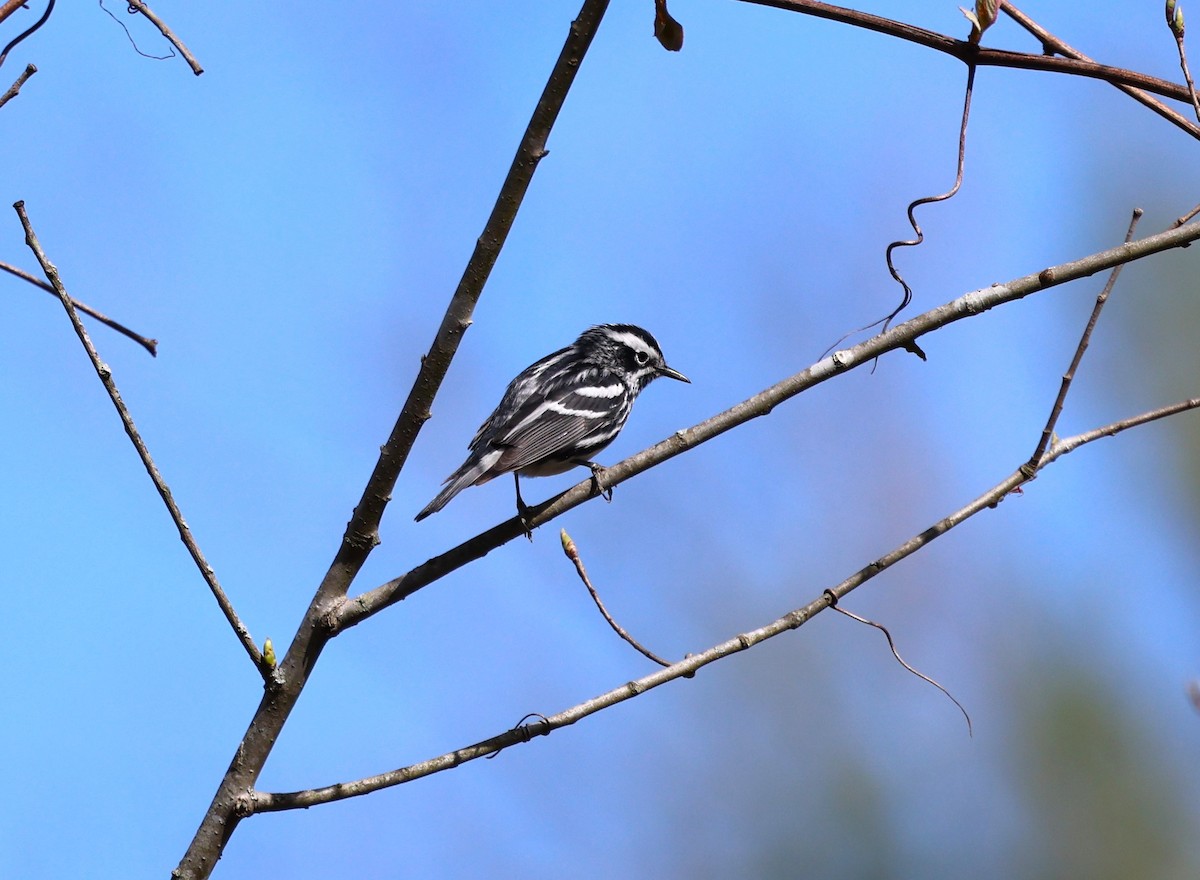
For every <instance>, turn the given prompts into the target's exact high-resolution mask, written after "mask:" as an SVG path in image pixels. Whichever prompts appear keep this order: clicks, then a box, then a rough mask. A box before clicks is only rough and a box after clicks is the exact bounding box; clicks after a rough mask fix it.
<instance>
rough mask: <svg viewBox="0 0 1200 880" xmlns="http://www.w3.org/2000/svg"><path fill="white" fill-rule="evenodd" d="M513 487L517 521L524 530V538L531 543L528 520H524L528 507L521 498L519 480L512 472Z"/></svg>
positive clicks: (531, 537)
mask: <svg viewBox="0 0 1200 880" xmlns="http://www.w3.org/2000/svg"><path fill="white" fill-rule="evenodd" d="M513 485H514V486H516V487H517V519H519V520H520V521H521V528H522V529H524V530H525V537H526V538H528V539H529V540H530V541H532V540H533V532H532V531H530V529H529V520H528V519H526V518H525V514H527V513H528V512H529V505H528V504H526V503H525V499H523V498H522V497H521V480H520V478H519V477H518V476H517V474H516V471H513Z"/></svg>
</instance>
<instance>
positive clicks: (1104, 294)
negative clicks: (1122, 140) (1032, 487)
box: [1026, 208, 1142, 472]
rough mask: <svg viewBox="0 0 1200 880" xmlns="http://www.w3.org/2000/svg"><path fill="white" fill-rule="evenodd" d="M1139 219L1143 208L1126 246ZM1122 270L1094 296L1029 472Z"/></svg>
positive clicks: (1133, 220)
mask: <svg viewBox="0 0 1200 880" xmlns="http://www.w3.org/2000/svg"><path fill="white" fill-rule="evenodd" d="M1141 219H1142V209H1141V208H1134V210H1133V216H1132V217H1131V218H1130V220H1129V228H1128V229H1127V230H1126V231H1125V242H1126V244H1128V243H1129V242H1130V241H1131V240H1132V239H1133V232H1134V230H1135V229H1137V225H1138V221H1139V220H1141ZM1124 268H1125V264H1124V263H1120V264H1118V265H1116V266H1114V267H1113V268H1112V271H1110V272H1109V274H1108V281H1107V283H1105V285H1104V289H1103V290H1101V291H1100V294H1099V296H1097V297H1096V304H1095V305H1094V306H1092V314H1091V316H1090V317H1089V318H1088V322H1087V325H1086V326H1085V327H1084V328H1083V335H1082V336H1081V337H1080V338H1079V344H1078V345H1077V346H1075V355H1074V357H1072V358H1071V365H1070V366H1069V367H1067V371H1066V372H1065V373H1063V377H1062V384H1061V385H1059V388H1058V396H1057V397H1055V398H1054V405H1053V406H1051V407H1050V417H1049V418H1048V419H1046V427H1045V428H1043V429H1042V435H1041V438H1040V439H1039V440H1038V444H1037V447H1036V448H1035V449H1034V450H1033V455H1031V456H1030V457H1029V461H1028V462H1027V463H1026V464H1027V467H1028V468H1029V469H1030V471H1031V472H1032V471H1034V470H1036V469H1037V464H1038V462H1039V461H1041V459H1042V455H1043V454H1044V453H1045V451H1046V448H1047V447H1048V446H1049V445H1050V441H1051V438H1052V437H1053V436H1054V428H1055V426H1057V425H1058V418H1059V416H1061V415H1062V411H1063V405H1064V404H1065V403H1066V401H1067V392H1068V391H1070V389H1071V382H1072V381H1073V380H1074V379H1075V371H1076V370H1077V369H1079V363H1080V361H1082V360H1083V354H1084V352H1086V351H1087V347H1088V343H1089V342H1090V341H1091V338H1092V331H1093V330H1095V329H1096V322H1097V321H1099V320H1100V312H1101V310H1103V308H1104V304H1105V303H1106V302H1108V295H1109V294H1110V293H1112V289H1113V286H1114V285H1115V284H1116V283H1117V278H1119V277H1120V275H1121V270H1122V269H1124Z"/></svg>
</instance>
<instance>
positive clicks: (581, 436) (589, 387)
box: [491, 373, 629, 471]
mask: <svg viewBox="0 0 1200 880" xmlns="http://www.w3.org/2000/svg"><path fill="white" fill-rule="evenodd" d="M628 404H629V389H628V388H627V387H626V386H625V384H624V383H623V382H622V381H621V380H620V378H618V377H617V376H616V375H615V374H612V373H600V374H599V375H598V376H594V377H592V381H589V382H588V383H587V384H585V385H572V386H570V387H560V388H558V389H556V390H554V391H553V392H552V393H551V394H549V395H548V396H546V397H543V398H541V399H538V400H531V401H527V402H526V403H525V405H524V406H522V407H521V408H520V409H518V410H517V412H515V413H514V414H513V416H512V418H510V419H509V420H508V422H507V424H505V425H504V426H503V427H502V428H501V429H500V430H498V431H497V432H496V435H495V436H494V437H492V438H491V445H492V446H496V447H500V448H502V449H504V455H502V456H501V458H500V460H499V461H498V462H497V468H498V469H503V470H504V471H518V470H521V469H522V468H525V467H528V466H529V465H532V464H535V463H537V462H539V461H542V460H544V459H553V458H555V457H557V456H556V453H560V452H562V451H563V450H569V449H573V448H575V447H577V446H580V445H584V446H586V447H587V448H589V449H591V450H593V451H594V450H596V449H598V448H599V447H602V446H605V445H607V444H608V443H609V442H610V441H611V440H612V439H613V438H614V437H615V436H616V435H617V432H618V431H620V429H621V427H622V426H623V425H624V423H625V417H626V416H627V415H628V413H629V406H628ZM590 435H591V436H590ZM593 436H594V442H593V441H592V439H591V438H592V437H593Z"/></svg>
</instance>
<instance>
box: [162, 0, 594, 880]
mask: <svg viewBox="0 0 1200 880" xmlns="http://www.w3.org/2000/svg"><path fill="white" fill-rule="evenodd" d="M607 8H608V0H583V5H582V7H581V8H580V10H579V15H578V17H576V19H575V20H574V21H573V22H572V23H571V28H570V31H569V32H568V34H567V39H566V41H565V42H564V44H563V48H562V52H561V53H560V54H559V56H558V60H557V61H556V62H555V64H554V68H553V70H552V71H551V73H550V77H549V79H548V80H547V81H546V86H545V89H544V90H543V91H542V94H541V97H540V98H539V100H538V102H537V105H536V106H535V107H534V111H533V115H532V118H531V119H530V121H529V125H528V127H527V128H526V129H525V134H524V136H523V137H522V139H521V143H520V146H519V147H518V149H517V152H516V156H515V157H514V158H513V162H512V166H511V167H510V169H509V172H508V176H507V177H506V178H505V180H504V184H503V185H502V186H501V188H500V195H499V197H498V198H497V199H496V204H495V207H494V208H493V209H492V213H491V215H490V216H489V217H488V220H487V223H486V224H485V226H484V229H483V233H482V234H481V235H480V237H479V240H478V241H477V242H476V245H475V250H474V252H473V253H472V254H471V259H470V260H469V261H468V263H467V267H466V270H465V271H464V272H463V276H462V280H460V281H459V283H458V287H457V289H456V290H455V291H454V295H453V296H452V297H451V298H450V304H449V306H448V307H447V309H446V313H445V316H444V317H443V319H442V323H441V326H440V327H439V328H438V331H437V335H436V336H435V337H434V340H433V345H432V347H431V348H430V351H429V353H428V354H427V355H426V356H425V357H424V358H423V359H422V360H421V367H420V370H419V371H418V373H417V378H416V380H415V382H414V383H413V387H412V390H411V391H410V392H409V395H408V399H407V400H406V401H405V403H404V408H403V409H402V410H401V412H400V416H399V418H398V419H397V420H396V424H395V426H394V427H393V429H392V433H391V435H390V436H389V438H388V440H387V442H386V443H385V444H384V445H383V447H382V448H381V449H380V455H379V459H378V461H377V463H376V465H375V468H374V470H373V471H372V473H371V476H370V478H369V479H368V480H367V485H366V488H365V489H364V490H363V494H362V497H361V499H360V500H359V503H358V505H357V506H356V507H355V509H354V514H353V516H352V517H351V519H350V522H349V524H348V525H347V526H346V531H345V533H344V535H343V536H342V542H341V545H340V546H339V548H338V551H337V554H336V555H335V557H334V560H333V563H332V564H331V565H330V568H329V570H328V572H326V574H325V576H324V578H323V579H322V581H321V584H320V586H318V588H317V591H316V593H315V594H314V596H313V599H312V602H311V603H310V604H309V607H308V610H307V611H306V612H305V615H304V619H303V621H302V622H301V624H300V627H299V629H298V630H297V632H296V635H295V637H294V638H293V639H292V643H291V645H290V646H289V647H288V650H287V653H286V655H285V656H284V658H283V662H282V663H281V665H280V668H279V673H278V677H277V678H276V679H275V680H274V681H273V682H269V683H268V684H269V687H268V689H267V692H266V693H265V694H264V695H263V699H262V702H260V703H259V706H258V709H257V711H256V712H255V714H254V718H253V719H252V720H251V722H250V725H249V727H248V728H247V730H246V733H245V735H244V736H243V737H242V741H241V743H239V745H238V747H237V751H236V753H235V755H234V758H233V761H232V763H231V764H230V765H229V769H228V770H226V772H225V775H224V777H223V778H222V780H221V783H220V785H219V786H218V787H217V791H216V794H215V795H214V796H213V801H212V803H211V804H210V805H209V808H208V810H207V812H206V813H205V815H204V818H203V820H202V821H201V823H200V827H199V828H198V829H197V831H196V835H195V837H193V839H192V842H191V844H190V845H189V846H188V849H187V852H186V853H185V854H184V856H183V859H182V860H181V861H180V863H179V866H178V867H177V868H176V869H175V871H174V874H173V876H174V877H175V878H177V880H198V878H202V877H207V876H209V874H210V873H211V872H212V869H213V866H214V865H215V864H216V862H217V860H218V859H219V858H220V857H221V853H222V852H223V851H224V848H225V845H226V844H227V843H228V842H229V839H230V837H231V835H232V834H233V832H234V830H235V829H236V828H237V826H238V823H239V822H240V821H241V819H242V818H243V817H244V816H245V815H248V813H246V812H245V811H244V809H243V806H242V804H241V803H240V800H239V798H240V795H241V793H242V792H245V791H249V790H251V789H252V788H253V786H254V783H255V781H256V780H257V779H258V776H259V774H260V773H261V772H262V768H263V766H264V765H265V764H266V761H267V757H268V756H269V755H270V753H271V750H272V748H273V747H274V745H275V741H276V739H277V738H278V736H279V734H280V732H281V731H282V730H283V726H284V724H286V722H287V719H288V716H289V715H290V714H291V712H292V709H293V708H294V707H295V705H296V702H297V700H299V698H300V693H301V692H302V691H303V690H304V686H305V684H306V683H307V681H308V676H309V674H310V672H311V671H312V668H313V666H314V665H315V664H316V662H317V660H318V658H319V657H320V654H321V651H322V650H323V649H324V647H325V645H326V643H327V642H328V641H329V639H330V638H332V637H333V635H334V634H335V633H334V631H333V629H332V628H331V627H330V626H329V622H328V620H329V611H330V609H333V608H337V607H338V604H339V603H340V601H341V600H342V599H344V597H345V595H346V592H347V590H348V589H349V587H350V584H351V582H352V581H353V580H354V578H355V576H356V575H357V574H358V572H359V571H360V570H361V568H362V566H363V564H364V563H365V562H366V560H367V555H368V554H369V553H370V552H371V550H372V549H373V548H374V547H375V545H377V544H378V543H379V534H378V530H379V522H380V519H381V518H382V517H383V512H384V509H385V508H386V506H387V503H388V501H389V500H390V498H391V493H392V489H393V488H394V486H395V485H396V480H397V479H398V478H399V475H400V471H401V469H402V468H403V467H404V462H405V461H406V459H407V458H408V453H409V451H410V450H411V449H412V446H413V443H414V442H415V441H416V438H417V434H418V433H419V431H420V429H421V426H422V425H423V424H424V423H425V422H426V421H427V420H428V419H429V417H430V413H429V408H430V405H431V404H432V402H433V399H434V396H435V395H436V394H437V391H438V389H439V388H440V387H441V384H442V380H443V379H444V378H445V376H446V371H447V369H448V368H449V366H450V361H451V359H452V358H453V357H454V354H455V352H456V351H457V350H458V345H459V342H460V341H461V339H462V335H463V333H464V332H465V331H466V329H467V327H468V326H470V323H471V315H472V313H473V312H474V309H475V304H476V302H478V300H479V297H480V296H481V295H482V293H483V287H484V284H485V283H486V282H487V279H488V276H489V274H490V273H491V270H492V267H493V266H494V265H495V263H496V258H497V257H498V256H499V254H500V249H501V248H502V247H503V246H504V241H505V239H506V238H507V236H508V233H509V230H510V229H511V228H512V225H513V221H514V219H515V218H516V215H517V211H518V209H519V208H520V206H521V202H522V200H523V199H524V197H525V193H526V192H527V190H528V189H529V184H530V181H531V180H532V178H533V173H534V171H535V170H536V169H537V166H538V162H539V161H540V160H541V159H542V158H543V157H544V156H545V155H546V141H547V139H548V138H549V136H550V130H551V128H552V127H553V125H554V122H555V120H556V119H557V118H558V113H559V110H560V109H561V108H562V106H563V103H564V102H565V101H566V97H567V93H568V92H569V90H570V88H571V84H572V83H573V82H574V80H575V74H576V72H577V71H578V70H579V67H580V65H581V63H582V61H583V58H584V55H585V54H586V53H587V50H588V47H589V46H590V45H591V42H592V37H593V36H594V35H595V33H596V30H597V29H598V28H599V26H600V21H601V19H602V18H603V17H604V13H605V11H606V10H607Z"/></svg>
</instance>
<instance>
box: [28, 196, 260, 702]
mask: <svg viewBox="0 0 1200 880" xmlns="http://www.w3.org/2000/svg"><path fill="white" fill-rule="evenodd" d="M13 207H14V208H15V209H16V211H17V216H18V217H20V218H21V226H22V227H23V228H24V230H25V243H26V244H27V245H29V249H30V250H31V251H33V255H34V256H35V257H37V261H38V263H39V264H40V265H41V267H42V271H44V272H45V273H46V278H47V279H48V280H49V282H50V284H51V285H52V286H53V287H54V291H55V293H57V294H58V298H59V300H60V301H61V302H62V304H63V308H64V309H66V310H67V317H69V318H70V319H71V326H73V327H74V328H75V333H76V335H77V336H78V337H79V341H80V342H81V343H83V347H84V349H85V350H86V351H87V355H88V358H89V359H90V360H91V362H92V366H93V367H94V368H95V370H96V375H97V376H99V377H100V381H101V382H102V383H103V384H104V390H105V391H107V392H108V396H109V398H110V399H111V400H112V402H113V406H115V407H116V408H117V414H118V415H119V416H120V417H121V423H122V424H123V425H124V426H125V433H126V434H128V435H129V439H130V440H131V441H132V442H133V447H134V449H136V450H137V454H138V457H140V458H141V460H142V465H143V466H144V467H145V468H146V473H148V474H149V475H150V479H151V480H153V481H154V487H155V488H156V489H158V494H159V495H160V496H162V500H163V503H164V504H166V506H167V510H168V512H169V513H170V514H171V519H172V520H173V521H174V523H175V528H177V529H178V530H179V538H180V540H182V541H183V544H184V546H185V547H187V549H188V553H190V554H191V556H192V560H193V561H194V562H195V563H196V567H197V568H198V569H200V575H201V577H203V578H204V581H205V583H207V584H208V587H209V589H210V590H212V594H213V596H214V597H215V598H216V600H217V604H218V605H220V606H221V611H222V612H224V614H225V619H226V620H228V621H229V625H230V626H231V627H233V631H234V633H235V634H236V635H237V637H238V641H240V642H241V643H242V646H243V647H244V648H245V649H246V653H247V654H249V655H250V659H251V661H253V663H254V665H255V666H256V667H257V668H258V670H259V672H261V673H262V675H263V677H264V679H266V678H269V677H270V675H271V667H270V665H269V664H268V663H267V662H266V661H265V660H264V659H263V655H262V652H261V651H259V650H258V646H257V645H255V644H254V639H253V638H251V636H250V632H249V630H247V629H246V625H245V624H244V623H242V621H241V619H240V618H239V617H238V615H237V612H236V611H234V609H233V604H232V603H231V602H230V601H229V597H228V596H226V595H225V591H224V590H223V589H221V584H220V583H219V582H218V581H217V576H216V573H215V572H214V571H213V568H212V566H211V565H209V564H208V560H206V559H205V558H204V554H203V553H202V552H200V547H199V545H198V544H197V543H196V541H195V539H194V538H193V537H192V532H191V529H189V528H188V525H187V523H186V522H184V519H183V514H182V513H181V512H180V510H179V506H178V505H177V504H176V503H175V499H174V497H173V496H172V495H171V490H170V488H169V487H168V486H167V484H166V481H165V480H164V479H163V477H162V474H160V473H159V471H158V467H157V466H155V464H154V459H152V458H151V457H150V450H149V449H147V448H146V444H145V443H144V442H143V440H142V437H141V434H139V433H138V429H137V427H136V426H135V425H134V423H133V417H132V416H131V415H130V414H129V410H128V409H127V408H126V406H125V402H124V401H123V400H122V399H121V393H120V391H118V390H117V385H116V382H114V381H113V377H112V370H110V369H109V367H108V364H106V363H104V362H103V361H102V360H100V355H99V354H98V353H97V351H96V347H95V346H94V345H92V340H91V338H90V337H89V336H88V332H87V330H86V329H85V328H84V326H83V322H82V321H81V320H80V319H79V315H78V313H77V312H76V311H75V305H74V303H73V301H72V300H71V297H70V295H68V293H67V291H66V288H64V287H63V283H62V281H61V279H60V278H59V276H58V269H57V268H56V267H55V266H54V264H53V263H51V262H50V260H49V259H48V258H47V257H46V253H45V251H43V250H42V246H41V244H40V243H39V242H38V238H37V235H36V234H35V233H34V231H33V226H32V225H31V224H30V222H29V217H28V215H27V214H26V213H25V203H24V202H23V201H20V202H17V203H15V204H14V205H13Z"/></svg>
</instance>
